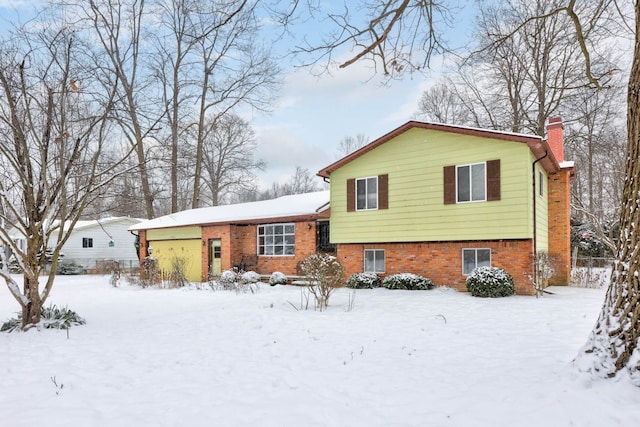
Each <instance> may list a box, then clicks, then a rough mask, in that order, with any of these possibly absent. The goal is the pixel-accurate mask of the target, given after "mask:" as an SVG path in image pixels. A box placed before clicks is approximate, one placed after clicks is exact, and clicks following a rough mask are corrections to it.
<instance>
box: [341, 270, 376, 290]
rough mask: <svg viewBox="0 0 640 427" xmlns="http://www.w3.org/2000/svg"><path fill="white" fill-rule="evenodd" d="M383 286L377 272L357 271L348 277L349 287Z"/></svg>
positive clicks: (367, 287)
mask: <svg viewBox="0 0 640 427" xmlns="http://www.w3.org/2000/svg"><path fill="white" fill-rule="evenodd" d="M380 286H382V280H380V277H379V276H378V275H377V274H376V273H355V274H352V275H351V276H349V278H348V279H347V288H352V289H373V288H379V287H380Z"/></svg>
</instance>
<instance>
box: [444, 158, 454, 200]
mask: <svg viewBox="0 0 640 427" xmlns="http://www.w3.org/2000/svg"><path fill="white" fill-rule="evenodd" d="M443 173H444V204H445V205H452V204H455V203H456V167H455V166H445V167H444V169H443Z"/></svg>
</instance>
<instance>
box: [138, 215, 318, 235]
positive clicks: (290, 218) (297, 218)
mask: <svg viewBox="0 0 640 427" xmlns="http://www.w3.org/2000/svg"><path fill="white" fill-rule="evenodd" d="M318 217H319V214H317V213H315V214H302V215H293V216H277V217H270V218H252V219H243V220H228V221H220V222H215V221H214V222H198V223H193V224H181V225H164V226H162V227H152V228H129V230H130V231H141V230H145V231H146V230H161V229H164V228H186V227H208V226H213V225H259V224H273V223H276V222H307V221H315V220H317V219H318Z"/></svg>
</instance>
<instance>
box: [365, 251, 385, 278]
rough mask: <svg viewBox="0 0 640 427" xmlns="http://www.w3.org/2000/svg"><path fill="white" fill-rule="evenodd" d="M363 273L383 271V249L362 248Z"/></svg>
mask: <svg viewBox="0 0 640 427" xmlns="http://www.w3.org/2000/svg"><path fill="white" fill-rule="evenodd" d="M364 271H365V273H384V249H365V250H364Z"/></svg>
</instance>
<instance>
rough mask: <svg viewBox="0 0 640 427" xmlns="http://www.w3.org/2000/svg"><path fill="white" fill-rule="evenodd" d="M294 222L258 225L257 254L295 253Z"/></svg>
mask: <svg viewBox="0 0 640 427" xmlns="http://www.w3.org/2000/svg"><path fill="white" fill-rule="evenodd" d="M295 230H296V227H295V224H293V223H290V224H269V225H259V226H258V255H278V256H279V255H295V242H296V239H295Z"/></svg>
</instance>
